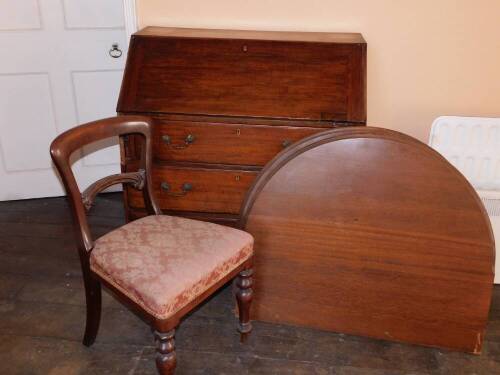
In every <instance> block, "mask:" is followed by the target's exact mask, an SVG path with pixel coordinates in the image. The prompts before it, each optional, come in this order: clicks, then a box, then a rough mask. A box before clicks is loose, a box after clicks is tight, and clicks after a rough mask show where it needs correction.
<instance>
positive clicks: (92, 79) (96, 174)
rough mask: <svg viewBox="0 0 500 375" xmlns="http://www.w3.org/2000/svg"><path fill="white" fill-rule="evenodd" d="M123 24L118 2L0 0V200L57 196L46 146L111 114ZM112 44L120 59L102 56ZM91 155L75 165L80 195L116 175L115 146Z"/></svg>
mask: <svg viewBox="0 0 500 375" xmlns="http://www.w3.org/2000/svg"><path fill="white" fill-rule="evenodd" d="M123 25H124V17H123V3H122V1H120V0H112V1H111V0H108V1H97V0H93V1H56V0H38V1H34V0H23V1H17V0H16V1H12V0H0V50H2V51H8V53H3V54H2V59H0V131H1V134H0V151H1V152H0V180H1V181H2V183H1V184H0V200H8V199H23V198H36V197H44V196H56V195H61V194H63V190H62V187H61V184H60V182H59V179H58V178H57V174H56V173H55V171H54V169H53V167H52V164H51V162H50V157H49V144H50V141H51V140H52V139H53V138H54V137H55V136H56V135H57V134H58V133H61V132H63V131H65V130H67V129H69V128H71V127H74V126H75V125H77V124H79V123H82V122H87V121H92V120H96V119H98V118H102V117H109V116H113V115H114V114H115V106H116V99H117V95H118V90H119V86H120V81H121V75H122V71H123V67H124V60H125V56H126V54H127V41H126V36H125V29H124V26H123ZM2 30H3V31H2ZM113 43H118V45H119V48H120V49H121V50H122V52H123V54H122V56H121V57H120V58H112V57H111V56H110V55H109V50H110V48H111V46H112V44H113ZM113 143H114V144H116V140H114V141H113V140H111V141H109V140H108V141H106V142H105V143H104V145H106V146H111V145H112V144H113ZM96 149H98V147H95V146H94V147H92V148H88V149H86V150H85V152H84V154H85V155H87V154H89V155H88V156H87V157H86V158H85V159H84V160H85V161H83V160H78V161H76V162H75V164H74V170H75V175H76V177H77V181H78V183H79V185H80V187H81V188H82V189H83V188H85V187H86V186H87V185H88V184H90V183H91V182H93V181H95V180H96V179H98V178H100V177H103V176H105V175H108V174H111V173H116V172H118V171H119V156H118V151H117V149H116V146H114V147H108V148H107V149H105V150H100V151H98V152H96V153H92V152H93V151H94V150H96Z"/></svg>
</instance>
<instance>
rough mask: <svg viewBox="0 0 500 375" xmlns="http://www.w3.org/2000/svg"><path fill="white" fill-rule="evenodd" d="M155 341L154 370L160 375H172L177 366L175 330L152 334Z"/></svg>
mask: <svg viewBox="0 0 500 375" xmlns="http://www.w3.org/2000/svg"><path fill="white" fill-rule="evenodd" d="M154 336H155V341H156V368H157V369H158V373H159V374H160V375H173V374H174V372H175V366H176V365H177V356H176V354H175V338H174V336H175V329H172V330H170V331H168V332H158V331H155V333H154Z"/></svg>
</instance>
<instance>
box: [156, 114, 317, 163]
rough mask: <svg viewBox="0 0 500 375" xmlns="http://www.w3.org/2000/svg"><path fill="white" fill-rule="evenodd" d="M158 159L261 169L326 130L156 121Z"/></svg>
mask: <svg viewBox="0 0 500 375" xmlns="http://www.w3.org/2000/svg"><path fill="white" fill-rule="evenodd" d="M154 128H155V130H154V155H155V157H156V158H158V159H162V160H172V161H189V162H204V163H219V164H240V165H257V166H263V165H265V164H266V163H267V162H268V161H269V160H271V159H272V158H273V157H274V156H275V155H276V154H277V153H278V152H280V151H281V150H283V148H285V147H287V146H289V145H290V144H291V143H293V142H296V141H298V140H300V139H302V138H304V137H307V136H309V135H311V134H314V133H318V132H320V131H323V130H325V128H319V127H318V128H313V127H289V126H265V125H243V124H241V125H239V124H236V125H233V124H222V123H199V122H198V123H197V122H188V121H165V120H156V125H155V127H154Z"/></svg>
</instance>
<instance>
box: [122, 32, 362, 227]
mask: <svg viewBox="0 0 500 375" xmlns="http://www.w3.org/2000/svg"><path fill="white" fill-rule="evenodd" d="M117 112H118V113H119V114H145V115H149V116H151V117H153V119H154V120H155V128H154V159H155V168H154V171H153V183H154V189H155V191H156V194H157V197H158V200H159V202H160V205H161V208H162V209H163V210H164V212H165V213H168V214H173V215H182V216H186V217H192V218H197V219H202V220H210V221H215V222H219V223H222V224H227V225H236V223H237V221H238V218H239V211H240V206H241V203H242V201H243V198H244V196H245V193H246V191H247V190H248V189H249V187H250V185H251V184H252V182H253V180H254V179H255V177H256V176H257V174H258V172H259V171H260V170H261V169H262V167H263V166H264V165H265V164H266V163H267V162H268V161H269V160H271V159H272V158H273V157H274V156H275V155H276V154H277V153H279V152H280V151H281V150H283V149H284V148H286V147H288V146H289V145H290V144H292V143H293V142H295V141H297V140H299V139H301V138H304V137H306V136H309V135H311V134H313V133H317V132H320V131H322V130H325V129H330V128H332V127H336V126H351V125H365V121H366V43H365V41H364V39H363V37H362V36H361V35H360V34H340V33H302V32H264V31H235V30H208V29H181V28H162V27H147V28H145V29H143V30H141V31H139V32H137V33H135V34H134V35H133V36H132V39H131V42H130V48H129V52H128V57H127V64H126V68H125V73H124V78H123V83H122V87H121V92H120V97H119V100H118V106H117ZM139 144H140V142H138V140H137V139H135V138H134V136H130V137H128V138H124V139H122V140H121V151H122V152H121V157H122V169H123V170H124V171H128V170H133V169H134V168H136V167H137V165H138V158H139V155H140V152H139V151H140V150H139V149H138V148H139ZM125 204H126V212H127V217H128V219H129V220H131V219H134V218H136V217H140V216H142V215H143V213H144V202H143V200H142V198H141V194H140V192H139V191H138V190H135V189H134V188H133V187H128V188H126V190H125Z"/></svg>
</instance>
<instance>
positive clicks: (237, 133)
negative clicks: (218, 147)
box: [236, 129, 241, 137]
mask: <svg viewBox="0 0 500 375" xmlns="http://www.w3.org/2000/svg"><path fill="white" fill-rule="evenodd" d="M236 135H237V136H238V137H239V136H240V135H241V129H236Z"/></svg>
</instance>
